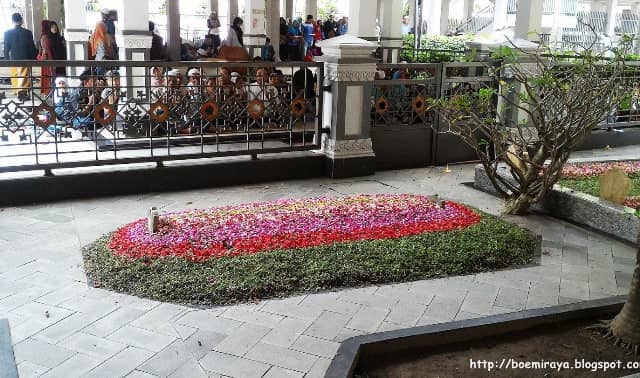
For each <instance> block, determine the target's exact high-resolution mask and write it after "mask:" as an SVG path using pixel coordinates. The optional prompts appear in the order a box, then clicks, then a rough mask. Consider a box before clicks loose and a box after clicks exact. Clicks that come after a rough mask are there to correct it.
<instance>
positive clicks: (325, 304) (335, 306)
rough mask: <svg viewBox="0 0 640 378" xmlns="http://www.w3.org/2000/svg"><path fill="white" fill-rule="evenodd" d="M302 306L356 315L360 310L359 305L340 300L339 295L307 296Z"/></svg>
mask: <svg viewBox="0 0 640 378" xmlns="http://www.w3.org/2000/svg"><path fill="white" fill-rule="evenodd" d="M300 304H301V305H306V306H312V307H319V308H322V309H324V310H328V311H332V312H338V313H341V314H351V315H353V314H355V313H356V312H358V310H359V309H360V306H361V305H359V304H357V303H351V302H344V301H341V300H339V298H338V294H337V293H320V294H315V295H309V296H307V297H306V298H305V299H304V300H303V301H302V302H300Z"/></svg>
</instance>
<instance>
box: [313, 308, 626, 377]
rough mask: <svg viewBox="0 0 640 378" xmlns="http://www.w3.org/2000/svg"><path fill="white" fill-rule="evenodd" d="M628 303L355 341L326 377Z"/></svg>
mask: <svg viewBox="0 0 640 378" xmlns="http://www.w3.org/2000/svg"><path fill="white" fill-rule="evenodd" d="M625 299H626V298H625V297H624V296H617V297H611V298H605V299H598V300H593V301H585V302H580V303H573V304H568V305H562V306H553V307H547V308H541V309H535V310H528V311H520V312H513V313H508V314H501V315H494V316H487V317H483V318H475V319H468V320H461V321H455V322H450V323H441V324H434V325H429V326H422V327H413V328H407V329H401V330H397V331H388V332H381V333H374V334H370V335H365V336H357V337H352V338H350V339H347V340H345V341H344V342H343V343H342V344H341V345H340V348H339V349H338V352H337V353H336V356H335V357H334V358H333V360H332V361H331V365H329V369H328V371H327V373H326V375H325V376H326V377H334V378H338V377H352V376H353V373H354V371H355V370H356V368H357V367H358V364H359V363H362V362H366V361H372V360H373V361H375V359H376V358H379V357H381V356H386V357H388V356H389V355H392V356H398V358H401V357H402V356H404V355H406V354H408V353H412V352H417V351H420V350H423V349H425V348H426V347H434V346H438V347H440V346H443V347H444V346H447V345H452V344H456V343H463V342H464V343H467V342H471V341H475V340H479V339H482V338H486V337H496V336H501V335H504V334H507V333H512V332H521V331H524V330H527V329H531V328H533V327H537V326H542V325H546V324H552V323H556V322H563V321H572V320H583V319H585V320H586V319H593V318H607V317H611V316H613V315H614V314H616V313H617V312H619V311H620V309H621V308H622V305H623V304H624V302H625Z"/></svg>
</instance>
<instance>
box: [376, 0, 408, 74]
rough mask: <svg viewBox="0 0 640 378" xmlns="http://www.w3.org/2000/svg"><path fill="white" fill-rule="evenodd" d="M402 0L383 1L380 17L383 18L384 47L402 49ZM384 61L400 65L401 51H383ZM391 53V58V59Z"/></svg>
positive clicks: (381, 39) (382, 40) (382, 38)
mask: <svg viewBox="0 0 640 378" xmlns="http://www.w3.org/2000/svg"><path fill="white" fill-rule="evenodd" d="M402 3H403V1H402V0H382V11H381V12H380V16H381V17H382V20H381V25H382V37H381V38H380V42H381V45H382V47H383V48H384V47H393V48H400V47H402ZM382 51H383V54H382V61H383V62H384V63H386V62H389V61H391V63H398V60H399V56H400V50H399V49H393V50H388V49H383V50H382ZM389 53H391V58H389Z"/></svg>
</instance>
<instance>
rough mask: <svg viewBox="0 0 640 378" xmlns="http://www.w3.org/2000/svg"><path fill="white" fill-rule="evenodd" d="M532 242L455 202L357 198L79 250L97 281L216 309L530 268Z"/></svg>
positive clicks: (162, 220)
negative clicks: (333, 290)
mask: <svg viewBox="0 0 640 378" xmlns="http://www.w3.org/2000/svg"><path fill="white" fill-rule="evenodd" d="M533 244H534V241H533V237H532V236H531V235H530V234H529V233H528V232H527V231H525V230H523V229H521V228H519V227H517V226H514V225H511V224H509V223H506V222H504V221H502V220H500V219H498V218H495V217H492V216H490V215H487V214H482V213H480V212H479V211H477V210H474V209H471V208H469V207H466V206H464V205H461V204H458V203H455V202H452V201H440V200H433V199H431V198H430V197H427V196H421V195H410V194H383V195H354V196H347V197H335V198H311V199H300V200H291V199H284V200H278V201H272V202H262V203H249V204H243V205H236V206H225V207H212V208H207V209H195V210H188V211H179V212H170V213H160V214H159V218H158V219H157V228H156V229H155V230H154V231H153V232H150V230H149V229H148V220H147V219H145V218H143V219H139V220H137V221H134V222H131V223H129V224H126V225H124V226H122V227H121V228H119V229H117V230H116V231H115V232H113V233H112V234H109V235H106V236H105V237H103V238H101V239H99V240H98V241H96V242H95V243H93V244H91V245H90V246H88V247H87V248H86V249H85V253H84V256H85V268H86V271H87V275H88V276H89V278H90V280H91V281H92V283H93V284H94V285H95V286H102V287H107V288H111V289H114V290H117V291H124V292H128V293H131V294H136V295H140V296H145V297H151V298H155V299H162V300H170V301H175V302H183V303H206V304H219V303H230V302H238V301H246V300H252V299H256V298H265V297H273V296H282V295H287V294H292V293H296V292H305V291H316V290H323V289H331V288H336V287H344V286H356V285H363V284H377V283H385V282H399V281H410V280H416V279H424V278H429V277H437V276H443V275H448V274H463V273H470V272H475V271H483V270H489V269H494V268H502V267H505V266H508V265H513V264H522V263H526V262H528V261H529V259H530V257H531V254H532V250H533Z"/></svg>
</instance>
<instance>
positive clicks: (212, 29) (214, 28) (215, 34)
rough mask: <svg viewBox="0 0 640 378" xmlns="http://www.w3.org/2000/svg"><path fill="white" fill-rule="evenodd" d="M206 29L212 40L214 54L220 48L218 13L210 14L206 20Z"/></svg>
mask: <svg viewBox="0 0 640 378" xmlns="http://www.w3.org/2000/svg"><path fill="white" fill-rule="evenodd" d="M207 28H208V29H209V35H211V36H212V38H213V50H214V52H216V51H218V47H220V19H218V12H216V11H213V12H211V14H210V15H209V18H208V19H207Z"/></svg>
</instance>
